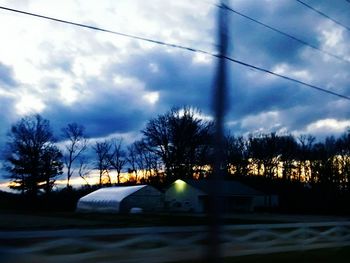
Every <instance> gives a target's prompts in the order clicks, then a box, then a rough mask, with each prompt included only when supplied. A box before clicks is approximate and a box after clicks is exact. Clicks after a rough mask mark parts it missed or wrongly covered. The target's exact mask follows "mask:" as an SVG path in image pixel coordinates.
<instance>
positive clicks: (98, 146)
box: [93, 140, 112, 186]
mask: <svg viewBox="0 0 350 263" xmlns="http://www.w3.org/2000/svg"><path fill="white" fill-rule="evenodd" d="M111 148H112V144H111V142H110V141H108V140H104V141H102V142H96V143H95V145H94V146H93V149H94V150H95V153H96V168H97V169H98V170H99V184H100V186H101V185H102V184H103V178H104V177H106V178H107V182H106V183H107V184H110V183H111V178H110V176H109V167H110V150H111Z"/></svg>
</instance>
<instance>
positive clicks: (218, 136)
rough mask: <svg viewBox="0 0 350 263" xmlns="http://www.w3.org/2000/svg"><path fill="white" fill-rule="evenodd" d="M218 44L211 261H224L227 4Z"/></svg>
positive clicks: (220, 19)
mask: <svg viewBox="0 0 350 263" xmlns="http://www.w3.org/2000/svg"><path fill="white" fill-rule="evenodd" d="M220 5H221V7H225V6H226V0H220ZM217 19H218V20H217V26H218V29H217V30H218V35H217V43H218V48H219V53H218V56H217V57H218V58H219V59H218V65H217V72H216V83H215V85H214V90H213V96H212V98H213V112H214V116H215V120H214V122H215V135H214V136H215V138H214V164H213V175H212V178H211V187H210V189H209V191H210V192H209V215H208V216H209V235H208V237H209V247H208V255H207V257H208V258H207V260H208V262H215V263H217V262H221V261H222V258H221V248H220V247H221V246H220V226H221V210H222V209H221V201H220V189H221V184H222V178H223V172H224V169H225V168H226V166H225V164H224V163H223V160H224V119H225V111H226V110H227V107H228V105H227V99H226V98H227V72H226V71H227V61H226V59H225V57H226V56H227V49H228V30H227V29H228V14H227V11H226V10H225V9H224V8H218V14H217Z"/></svg>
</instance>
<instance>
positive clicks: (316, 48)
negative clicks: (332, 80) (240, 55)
mask: <svg viewBox="0 0 350 263" xmlns="http://www.w3.org/2000/svg"><path fill="white" fill-rule="evenodd" d="M215 6H217V7H219V8H222V9H225V10H227V11H230V12H232V13H234V14H237V15H239V16H241V17H244V18H246V19H248V20H250V21H252V22H254V23H256V24H258V25H261V26H263V27H266V28H268V29H270V30H272V31H274V32H277V33H279V34H281V35H283V36H285V37H288V38H291V39H293V40H294V41H297V42H299V43H300V44H302V45H305V46H308V47H310V48H312V49H314V50H316V51H318V52H321V53H323V54H326V55H328V56H331V57H333V58H336V59H338V60H341V61H343V62H346V63H350V61H349V60H347V59H345V58H343V57H341V56H338V55H335V54H333V53H331V52H328V51H326V50H324V49H321V48H319V47H317V46H315V45H313V44H310V43H308V42H307V41H304V40H302V39H300V38H298V37H295V36H293V35H291V34H289V33H286V32H284V31H282V30H279V29H277V28H275V27H272V26H270V25H267V24H265V23H263V22H261V21H259V20H257V19H254V18H252V17H250V16H248V15H245V14H243V13H241V12H239V11H237V10H235V9H233V8H232V7H230V6H228V5H222V6H220V5H217V4H215Z"/></svg>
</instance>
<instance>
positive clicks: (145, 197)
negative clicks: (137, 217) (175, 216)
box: [77, 185, 164, 213]
mask: <svg viewBox="0 0 350 263" xmlns="http://www.w3.org/2000/svg"><path fill="white" fill-rule="evenodd" d="M163 202H164V200H163V194H162V193H161V192H160V191H158V190H157V189H156V188H154V187H152V186H149V185H135V186H116V187H106V188H101V189H98V190H96V191H94V192H92V193H90V194H88V195H86V196H83V197H82V198H80V199H79V201H78V204H77V211H78V212H105V213H128V212H130V211H131V210H132V209H134V210H135V208H137V209H138V210H139V211H140V210H142V211H145V212H152V211H159V210H161V209H163V204H164V203H163Z"/></svg>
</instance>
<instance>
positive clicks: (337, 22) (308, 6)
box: [295, 0, 350, 31]
mask: <svg viewBox="0 0 350 263" xmlns="http://www.w3.org/2000/svg"><path fill="white" fill-rule="evenodd" d="M295 1H297V2H298V3H300V4H302V5H303V6H305V7H307V8H308V9H310V10H312V11H313V12H315V13H318V14H319V15H321V16H323V17H325V18H327V19H328V20H331V21H333V22H334V23H336V24H337V25H339V26H341V27H343V28H345V29H346V30H348V31H350V27H349V26H347V25H344V24H343V23H341V22H339V21H338V20H336V19H334V18H332V17H330V16H329V15H327V14H325V13H323V12H322V11H320V10H318V9H316V8H314V7H312V6H311V5H309V4H307V3H305V2H303V1H301V0H295ZM348 2H349V1H348Z"/></svg>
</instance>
